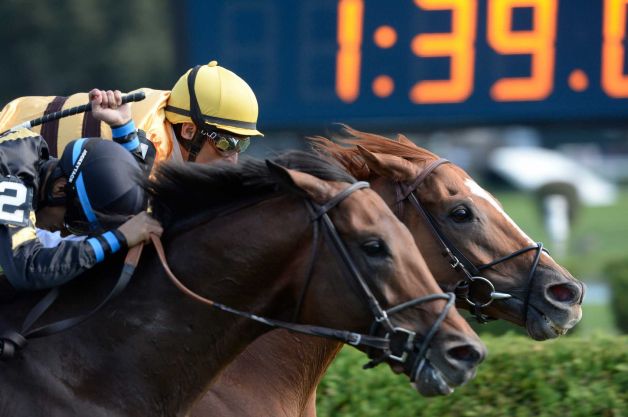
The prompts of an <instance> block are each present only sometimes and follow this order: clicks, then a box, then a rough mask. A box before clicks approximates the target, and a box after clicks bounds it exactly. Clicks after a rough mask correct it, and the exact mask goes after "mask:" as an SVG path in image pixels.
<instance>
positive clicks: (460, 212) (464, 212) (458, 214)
mask: <svg viewBox="0 0 628 417" xmlns="http://www.w3.org/2000/svg"><path fill="white" fill-rule="evenodd" d="M449 217H451V219H452V220H453V221H455V222H456V223H464V222H468V221H469V220H471V217H472V216H471V210H469V209H468V208H466V207H465V206H458V207H456V208H455V209H453V210H452V211H451V212H450V213H449Z"/></svg>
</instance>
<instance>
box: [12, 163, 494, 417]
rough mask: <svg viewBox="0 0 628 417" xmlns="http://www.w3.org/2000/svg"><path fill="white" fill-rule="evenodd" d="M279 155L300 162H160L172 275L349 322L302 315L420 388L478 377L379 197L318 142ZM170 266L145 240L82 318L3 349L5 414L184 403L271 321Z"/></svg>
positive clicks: (91, 281)
mask: <svg viewBox="0 0 628 417" xmlns="http://www.w3.org/2000/svg"><path fill="white" fill-rule="evenodd" d="M282 163H285V164H287V165H290V166H292V167H293V168H300V169H301V171H295V170H287V169H283V168H280V167H279V166H276V165H272V164H271V165H270V168H272V169H269V168H267V166H266V164H264V163H263V162H260V161H254V160H249V161H247V162H244V163H243V164H241V165H240V166H233V165H218V166H201V165H196V164H187V165H185V166H177V165H167V164H166V165H164V166H162V167H161V168H160V170H159V171H158V172H157V175H156V176H157V180H155V181H154V182H152V183H151V184H150V190H151V192H152V194H153V196H154V203H155V205H156V209H158V210H156V213H158V214H160V216H161V218H162V219H164V220H167V219H168V218H173V219H177V221H176V222H175V223H174V224H172V225H169V226H168V227H167V236H166V238H165V242H166V248H167V252H168V261H169V263H170V266H171V269H172V270H173V271H174V273H175V274H176V275H178V276H179V277H180V278H181V279H182V280H183V281H184V282H185V283H186V284H187V286H189V287H190V288H191V289H192V290H194V291H195V292H197V293H199V294H203V295H205V296H208V297H210V298H212V299H214V300H217V301H220V302H221V303H224V304H225V305H228V306H231V307H233V308H237V309H239V310H248V311H253V312H255V313H256V314H258V315H260V316H266V317H272V318H273V319H276V320H283V321H284V322H286V321H292V320H293V319H295V320H297V321H298V322H299V323H308V324H311V325H317V326H328V327H330V328H334V329H339V330H340V331H331V330H329V329H326V328H321V327H312V326H310V327H308V326H305V325H302V326H301V329H302V330H303V329H309V331H310V333H321V334H327V335H330V336H335V338H336V339H343V340H348V341H350V342H351V343H352V344H354V345H355V346H356V347H358V348H359V349H361V350H365V351H368V353H369V356H370V357H371V358H372V359H373V360H374V361H385V362H387V363H389V364H390V365H391V366H392V367H393V369H395V370H396V371H399V372H404V373H406V374H407V375H409V376H411V377H412V380H413V381H414V383H415V385H416V386H417V388H418V389H419V390H422V391H427V392H443V393H446V392H449V391H450V389H451V388H450V387H449V386H456V385H460V384H462V383H464V382H466V381H467V380H468V379H469V378H471V377H472V376H473V375H474V373H475V367H476V365H477V364H478V363H479V362H480V361H481V360H482V358H483V357H484V354H485V348H484V346H483V345H482V344H481V342H480V341H479V339H478V338H477V335H475V333H473V331H472V330H471V329H470V328H469V326H468V325H467V323H466V322H465V321H464V319H462V317H460V316H459V315H458V314H457V313H456V311H455V309H451V310H449V311H447V306H448V305H449V306H450V305H451V303H450V302H447V301H446V300H445V299H447V298H449V297H448V296H447V295H445V294H443V293H442V292H441V290H440V288H439V287H438V285H437V283H436V282H435V281H434V280H433V277H432V276H431V273H430V272H429V269H428V268H427V265H426V264H425V262H424V260H423V259H422V258H421V256H420V253H419V251H418V249H417V247H416V245H415V244H414V241H413V239H412V236H411V235H410V233H409V232H408V230H407V229H406V228H405V226H403V225H402V224H401V223H400V222H399V221H398V219H397V218H396V217H395V215H394V214H393V213H392V212H391V211H390V209H389V208H388V207H387V206H386V204H385V203H384V202H383V201H382V200H381V198H380V197H379V196H378V195H377V194H376V193H375V192H373V191H371V190H369V189H366V188H364V187H365V186H367V184H365V183H360V182H355V180H354V179H353V178H352V177H351V176H350V175H348V174H347V173H346V172H345V171H343V170H341V169H340V168H338V167H334V166H333V165H331V164H329V163H328V162H325V161H323V160H321V159H319V158H316V157H314V156H312V155H307V154H302V153H299V154H292V155H290V156H286V157H284V158H282ZM302 171H306V172H308V173H305V172H302ZM349 184H351V185H349ZM316 225H318V226H316ZM316 231H318V232H320V233H318V232H316ZM317 235H318V236H320V237H321V239H320V240H319V239H317V238H316V237H317ZM115 272H117V268H115V265H113V266H112V265H111V263H104V264H102V265H100V266H99V267H98V268H96V269H95V270H92V271H90V272H89V273H88V274H86V276H85V277H84V278H82V279H78V280H76V282H75V283H74V284H72V286H71V287H69V288H67V292H66V295H67V297H66V299H65V301H66V302H65V303H62V304H61V305H60V306H59V308H58V309H56V310H55V311H54V314H51V317H50V318H49V319H53V320H54V319H59V318H60V317H66V316H67V315H68V314H72V313H76V311H77V310H78V311H80V310H81V307H85V306H84V304H86V301H87V303H88V302H89V301H90V300H91V299H92V298H93V297H94V293H99V292H100V289H101V288H100V287H101V285H100V282H101V279H100V278H106V277H107V276H111V275H113V274H114V273H115ZM164 275H165V273H164V269H163V268H162V265H161V264H160V263H159V261H158V260H157V258H156V256H155V253H154V251H152V250H149V251H148V253H147V254H145V256H144V258H143V259H142V261H141V262H140V264H139V266H138V269H137V271H136V274H135V277H134V279H133V281H132V282H131V283H130V285H129V287H128V288H127V289H126V290H125V291H124V292H123V293H122V294H121V295H120V296H118V298H116V299H115V300H114V301H113V302H111V303H110V304H109V305H107V306H106V307H105V308H104V309H103V310H101V311H100V312H99V313H97V314H96V315H95V316H94V317H93V318H91V319H90V320H89V321H88V322H85V323H83V324H81V325H79V326H77V327H75V328H73V329H70V330H68V331H67V332H64V333H59V334H56V335H53V336H49V337H46V338H41V339H32V340H31V341H30V342H29V344H28V345H27V346H26V347H25V348H24V349H23V350H22V351H21V353H20V355H19V356H18V357H16V358H13V359H12V360H8V361H4V362H0V384H1V387H2V388H1V389H0V415H2V416H12V417H19V416H29V417H32V416H175V415H184V414H185V413H186V412H187V411H188V410H189V407H190V406H191V405H192V403H193V402H194V401H195V400H196V399H198V397H199V395H201V394H202V393H203V392H204V391H205V390H206V389H207V387H208V385H209V384H210V383H211V382H212V380H213V379H214V378H215V376H216V375H217V374H218V373H219V372H220V371H221V370H222V369H223V368H224V367H225V366H226V364H227V363H229V362H230V361H231V360H232V359H233V358H235V357H236V356H237V355H238V353H239V352H240V351H242V350H243V349H244V348H245V347H246V346H247V344H249V343H251V342H252V341H253V340H254V339H255V338H256V337H257V336H259V335H261V334H263V333H264V332H267V331H269V330H270V327H268V326H265V325H261V324H259V323H257V322H255V321H252V320H249V319H248V318H243V317H240V316H238V315H232V314H228V313H225V312H224V311H215V310H210V309H208V308H207V307H206V306H204V305H201V304H198V303H195V302H193V301H191V300H189V299H188V298H187V297H185V296H184V295H182V294H181V293H179V292H178V291H177V290H176V289H175V288H174V286H173V285H172V284H171V283H170V282H168V281H167V280H166V278H165V276H164ZM104 284H106V279H105V282H104ZM81 290H82V291H81ZM85 290H88V291H85ZM428 294H433V295H432V296H430V298H425V297H424V296H426V295H428ZM33 299H34V297H33V296H32V295H26V296H24V297H23V299H21V300H19V301H18V302H17V303H15V304H12V305H8V306H7V305H4V306H0V317H2V318H3V319H6V321H8V322H12V323H14V324H15V323H17V322H18V321H19V320H18V319H19V318H20V317H23V314H24V312H25V311H26V308H27V307H28V306H30V305H32V303H33ZM85 299H87V300H85ZM258 320H262V321H265V320H264V319H260V318H258ZM304 331H305V330H304ZM435 332H436V333H435ZM415 333H416V335H419V336H414V334H415ZM424 342H425V343H424ZM261 385H262V386H263V385H264V382H261ZM213 415H216V414H215V413H213Z"/></svg>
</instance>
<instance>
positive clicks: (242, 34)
mask: <svg viewBox="0 0 628 417" xmlns="http://www.w3.org/2000/svg"><path fill="white" fill-rule="evenodd" d="M186 7H187V9H186V16H187V18H186V22H185V31H186V34H187V40H186V42H185V44H184V45H183V47H184V49H185V50H186V51H187V59H188V60H189V62H188V64H189V65H192V64H197V63H202V62H206V61H209V60H210V59H217V60H218V61H219V63H220V64H221V65H224V66H225V67H227V68H230V69H232V70H234V71H235V72H236V73H238V74H239V75H241V76H242V77H243V78H244V79H246V80H247V81H248V82H249V83H250V84H251V86H252V87H253V89H254V90H255V92H256V94H257V96H258V99H259V101H260V124H261V125H262V126H264V127H266V128H269V127H270V128H273V127H275V128H281V127H292V126H304V125H305V126H315V125H319V124H322V123H329V122H333V121H342V122H348V123H357V124H360V123H368V124H370V125H376V124H379V125H382V126H383V125H391V124H392V125H394V124H404V125H416V126H423V125H434V124H450V123H491V122H538V121H541V122H542V121H572V120H614V121H623V120H626V121H628V64H627V61H626V53H625V52H626V46H627V45H626V42H625V39H626V31H627V21H626V15H627V13H628V0H285V1H281V0H225V1H212V2H204V1H202V0H188V1H187V6H186Z"/></svg>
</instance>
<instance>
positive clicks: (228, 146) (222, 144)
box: [204, 131, 251, 155]
mask: <svg viewBox="0 0 628 417" xmlns="http://www.w3.org/2000/svg"><path fill="white" fill-rule="evenodd" d="M204 134H205V136H206V137H207V139H208V140H211V142H212V144H213V145H214V147H215V148H216V149H217V150H218V151H219V152H220V153H222V154H223V155H230V154H234V153H241V152H244V151H246V149H247V148H248V147H249V144H250V143H251V138H249V137H243V138H236V137H235V136H231V135H227V134H225V133H219V132H215V131H210V132H204Z"/></svg>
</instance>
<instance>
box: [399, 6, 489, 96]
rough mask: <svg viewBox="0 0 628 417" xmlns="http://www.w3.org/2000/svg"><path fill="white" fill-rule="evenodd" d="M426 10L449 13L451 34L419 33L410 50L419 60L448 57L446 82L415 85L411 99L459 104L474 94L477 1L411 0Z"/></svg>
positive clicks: (424, 82) (434, 81)
mask: <svg viewBox="0 0 628 417" xmlns="http://www.w3.org/2000/svg"><path fill="white" fill-rule="evenodd" d="M414 3H415V4H416V5H417V6H419V7H421V8H423V9H426V10H451V32H450V33H429V34H421V35H417V36H415V37H414V39H413V40H412V46H411V47H412V51H413V52H414V54H415V55H417V56H421V57H450V58H451V63H450V72H451V75H450V77H449V79H448V80H438V81H436V80H430V81H420V82H418V83H416V84H415V85H414V86H413V87H412V89H411V90H410V100H411V101H412V102H413V103H416V104H422V103H459V102H462V101H465V100H466V99H467V98H469V96H470V95H471V93H472V92H473V70H474V56H475V22H476V14H477V0H414Z"/></svg>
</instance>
